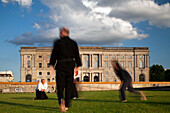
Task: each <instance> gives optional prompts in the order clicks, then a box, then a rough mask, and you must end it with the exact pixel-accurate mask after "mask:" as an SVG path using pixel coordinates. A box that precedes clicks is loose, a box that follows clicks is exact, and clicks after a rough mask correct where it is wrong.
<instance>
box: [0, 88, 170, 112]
mask: <svg viewBox="0 0 170 113" xmlns="http://www.w3.org/2000/svg"><path fill="white" fill-rule="evenodd" d="M145 94H146V96H147V101H141V100H140V98H139V97H137V96H135V95H133V94H130V93H129V92H127V100H128V102H127V103H122V102H120V101H119V92H118V91H96V92H94V91H93V92H79V96H80V98H79V99H77V100H73V101H72V107H71V108H70V109H69V110H68V113H122V112H124V113H128V112H129V113H132V112H136V113H168V112H169V113H170V91H145ZM47 95H48V97H49V99H48V100H32V98H34V97H35V93H23V94H0V113H38V112H40V113H42V112H43V113H53V112H54V113H56V112H59V105H58V100H57V96H56V94H55V93H50V94H49V93H48V94H47Z"/></svg>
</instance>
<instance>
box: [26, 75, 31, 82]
mask: <svg viewBox="0 0 170 113" xmlns="http://www.w3.org/2000/svg"><path fill="white" fill-rule="evenodd" d="M25 79H26V82H32V75H30V74H28V75H26V77H25Z"/></svg>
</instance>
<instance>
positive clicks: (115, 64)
mask: <svg viewBox="0 0 170 113" xmlns="http://www.w3.org/2000/svg"><path fill="white" fill-rule="evenodd" d="M111 64H112V66H113V68H114V70H116V71H118V70H119V69H120V68H121V67H120V65H119V63H118V61H117V60H112V61H111Z"/></svg>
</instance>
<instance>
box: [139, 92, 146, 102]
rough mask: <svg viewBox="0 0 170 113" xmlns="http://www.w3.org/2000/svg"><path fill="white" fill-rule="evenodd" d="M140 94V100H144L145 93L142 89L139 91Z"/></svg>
mask: <svg viewBox="0 0 170 113" xmlns="http://www.w3.org/2000/svg"><path fill="white" fill-rule="evenodd" d="M140 94H141V100H145V101H146V96H145V94H144V93H143V92H142V91H140Z"/></svg>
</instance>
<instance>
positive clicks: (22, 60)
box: [20, 55, 24, 68]
mask: <svg viewBox="0 0 170 113" xmlns="http://www.w3.org/2000/svg"><path fill="white" fill-rule="evenodd" d="M20 57H21V68H23V67H24V55H21V56H20Z"/></svg>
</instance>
